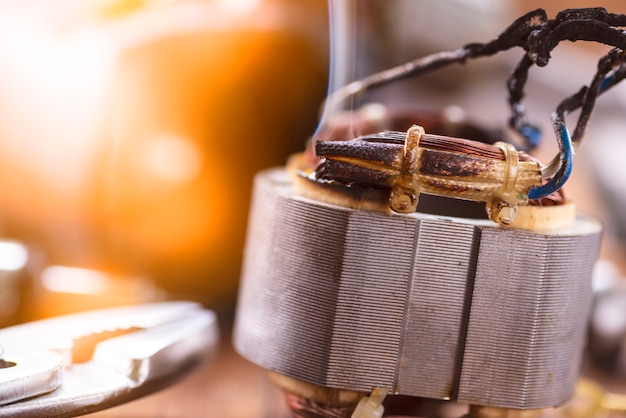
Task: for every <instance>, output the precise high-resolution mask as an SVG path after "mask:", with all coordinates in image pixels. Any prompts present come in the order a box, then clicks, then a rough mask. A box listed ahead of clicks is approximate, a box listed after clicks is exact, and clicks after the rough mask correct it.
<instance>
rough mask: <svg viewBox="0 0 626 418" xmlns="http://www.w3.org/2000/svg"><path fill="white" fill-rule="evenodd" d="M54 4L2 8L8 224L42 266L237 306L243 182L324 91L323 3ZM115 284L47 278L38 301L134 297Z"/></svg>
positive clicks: (2, 154)
mask: <svg viewBox="0 0 626 418" xmlns="http://www.w3.org/2000/svg"><path fill="white" fill-rule="evenodd" d="M50 3H55V4H56V6H57V7H59V8H54V9H53V8H51V7H47V8H46V7H43V9H38V7H40V6H42V2H37V1H33V2H25V3H24V4H21V5H13V6H10V5H7V6H5V9H6V10H5V11H4V13H3V12H2V10H1V8H0V21H2V20H5V21H6V22H9V23H10V24H7V25H6V26H4V28H3V29H0V48H1V49H0V50H4V51H6V52H7V53H5V54H3V56H2V57H0V91H1V92H2V93H1V95H0V120H1V121H2V122H1V123H0V170H1V172H0V220H1V229H0V231H1V232H2V233H3V234H4V236H5V237H14V238H18V239H20V240H21V241H23V242H24V243H26V245H28V246H30V247H31V248H34V249H35V250H36V252H37V254H39V255H40V260H39V262H40V265H65V266H72V267H82V268H89V269H98V270H100V271H103V272H106V273H107V274H110V275H112V277H113V276H115V277H124V276H132V277H143V278H146V277H147V278H149V279H151V280H153V281H154V282H155V283H156V284H157V285H158V286H159V287H161V288H163V289H164V290H165V291H166V292H167V293H168V294H169V297H183V298H188V299H195V300H199V301H201V302H204V303H206V304H207V305H210V306H212V307H215V308H219V307H221V306H226V307H228V306H232V305H233V304H234V299H235V293H236V286H237V281H238V275H239V266H240V263H241V258H242V251H243V245H244V234H245V228H246V219H247V211H248V206H249V201H250V196H251V185H252V177H253V175H254V173H256V172H258V171H259V170H261V169H262V168H265V167H269V166H274V165H282V164H284V162H285V160H286V158H287V156H288V155H289V154H290V153H293V152H295V151H298V150H301V149H303V148H304V144H305V141H306V139H307V137H308V136H309V135H311V133H312V132H313V131H314V129H315V126H316V123H317V117H318V111H319V107H320V104H321V103H322V101H323V99H324V97H325V95H326V88H327V75H326V74H327V71H328V60H327V56H328V52H327V48H328V46H327V45H328V39H327V36H328V27H327V23H326V19H327V18H326V2H324V1H302V2H293V3H291V2H290V3H291V4H289V3H287V2H283V1H262V2H261V1H251V0H247V1H169V2H163V1H160V2H159V1H131V0H126V1H124V0H121V1H109V2H105V3H103V2H100V3H96V2H89V3H84V4H78V3H77V2H63V1H58V2H57V1H55V2H50ZM60 6H65V7H60ZM0 23H1V22H0ZM77 280H82V279H77ZM121 280H122V282H121V283H122V286H119V285H117V287H116V286H113V287H111V289H110V292H109V293H111V294H110V295H109V296H108V299H107V296H106V294H99V295H97V297H91V298H86V296H85V295H82V296H76V297H71V298H70V297H66V298H60V299H59V295H56V298H47V299H46V298H45V294H46V292H45V291H46V289H43V290H41V291H40V292H39V295H40V296H41V295H43V297H42V299H41V300H40V301H39V302H37V303H36V305H37V311H38V314H39V315H43V316H47V315H50V314H56V313H63V312H64V311H70V310H74V309H75V308H89V307H98V306H94V305H108V304H116V303H122V302H133V301H135V300H134V299H136V297H135V296H132V295H130V294H131V293H132V292H131V291H130V290H124V286H123V280H124V279H121ZM114 282H116V283H119V281H116V280H114ZM129 286H130V285H129ZM114 289H115V290H114ZM125 293H129V295H125ZM54 300H56V301H57V302H55V303H53V301H54ZM70 301H71V303H74V304H75V305H80V306H75V307H70V306H68V302H70ZM85 302H86V303H85ZM51 304H54V306H52V305H51Z"/></svg>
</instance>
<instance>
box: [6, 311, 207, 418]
mask: <svg viewBox="0 0 626 418" xmlns="http://www.w3.org/2000/svg"><path fill="white" fill-rule="evenodd" d="M218 340H219V332H218V326H217V320H216V316H215V314H214V313H213V312H212V311H209V310H206V309H203V308H202V306H201V305H199V304H197V303H194V302H187V301H178V302H159V303H152V304H145V305H137V306H126V307H117V308H109V309H103V310H97V311H91V312H85V313H78V314H72V315H67V316H61V317H56V318H51V319H44V320H39V321H35V322H29V323H26V324H22V325H16V326H12V327H9V328H4V329H1V330H0V346H1V347H2V349H0V417H9V416H10V417H29V418H32V417H72V416H77V415H82V414H87V413H91V412H94V411H97V410H101V409H105V408H108V407H111V406H114V405H117V404H120V403H123V402H127V401H129V400H132V399H135V398H138V397H140V396H144V395H147V394H149V393H152V392H154V391H156V390H158V389H161V388H163V387H165V386H166V385H168V384H170V383H172V382H173V381H174V380H176V379H177V378H180V377H181V376H182V375H184V374H185V373H186V372H188V371H190V370H191V369H192V368H194V367H195V366H197V365H198V364H199V363H200V362H201V361H202V360H204V359H206V358H207V357H208V356H210V355H211V354H212V353H213V352H214V351H215V349H216V346H217V344H218Z"/></svg>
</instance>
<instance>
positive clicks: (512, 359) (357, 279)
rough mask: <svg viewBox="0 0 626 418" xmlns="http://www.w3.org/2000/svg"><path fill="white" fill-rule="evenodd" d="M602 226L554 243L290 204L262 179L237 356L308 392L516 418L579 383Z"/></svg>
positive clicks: (279, 183) (287, 193)
mask: <svg viewBox="0 0 626 418" xmlns="http://www.w3.org/2000/svg"><path fill="white" fill-rule="evenodd" d="M600 236H601V226H600V225H599V223H597V222H595V221H593V220H591V219H588V218H585V217H582V216H579V217H578V218H577V219H576V222H575V224H574V225H573V226H572V227H570V228H568V229H562V230H558V231H556V232H549V233H539V232H529V231H522V230H514V229H507V228H502V227H499V226H497V225H496V224H494V223H492V222H489V221H486V220H472V219H460V218H447V217H437V216H432V215H424V214H419V213H414V214H409V215H398V214H387V213H381V212H373V211H363V210H354V209H349V208H345V207H341V206H333V205H329V204H326V203H321V202H318V201H315V200H311V199H307V198H304V197H302V196H300V195H298V194H297V193H296V192H295V191H294V189H293V184H292V183H291V181H290V179H289V177H288V175H287V174H286V173H285V171H284V170H282V169H274V170H268V171H265V172H263V173H260V174H259V175H258V176H257V178H256V182H255V192H254V198H253V205H252V208H251V218H250V224H249V227H248V237H247V245H246V253H245V261H244V266H243V274H242V283H241V288H240V295H239V303H238V312H237V317H236V324H235V334H234V344H235V347H236V349H237V350H238V352H239V353H240V354H241V355H243V356H244V357H246V358H248V359H249V360H251V361H252V362H254V363H256V364H258V365H260V366H262V367H264V368H267V369H270V370H272V371H275V372H278V373H281V374H284V375H286V376H289V377H292V378H295V379H300V380H303V381H306V382H309V383H313V384H316V385H319V386H324V387H329V388H336V389H345V390H354V391H364V392H369V391H370V390H371V389H372V388H374V387H383V388H388V389H389V390H390V392H391V393H395V394H402V395H411V396H419V397H427V398H436V399H450V400H455V401H459V402H466V403H470V404H476V405H486V406H497V407H507V408H518V409H532V408H545V407H551V406H556V405H559V404H561V403H563V402H565V401H566V400H567V399H568V398H569V397H570V395H571V393H572V392H573V389H574V385H575V382H576V380H577V377H578V373H579V368H580V363H581V358H582V351H583V347H584V344H585V329H586V322H587V317H588V313H589V309H590V305H591V283H590V278H591V272H592V268H593V265H594V262H595V260H596V257H597V255H598V250H599V245H600Z"/></svg>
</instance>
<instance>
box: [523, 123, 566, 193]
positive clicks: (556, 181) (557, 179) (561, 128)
mask: <svg viewBox="0 0 626 418" xmlns="http://www.w3.org/2000/svg"><path fill="white" fill-rule="evenodd" d="M555 131H556V132H557V135H558V137H559V139H560V141H559V143H560V144H561V165H560V167H559V171H557V173H556V174H555V175H554V176H552V178H551V179H550V180H549V181H548V182H547V183H546V184H543V185H541V186H537V187H533V188H531V189H530V191H529V192H528V198H529V199H542V198H544V197H546V196H549V195H551V194H552V193H554V192H556V191H557V190H559V189H560V188H561V187H563V185H564V184H565V182H566V181H567V179H568V178H569V176H570V174H571V173H572V166H573V165H574V145H573V144H572V138H571V137H570V134H569V131H568V130H567V126H565V123H563V122H561V121H559V122H558V129H555Z"/></svg>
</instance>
